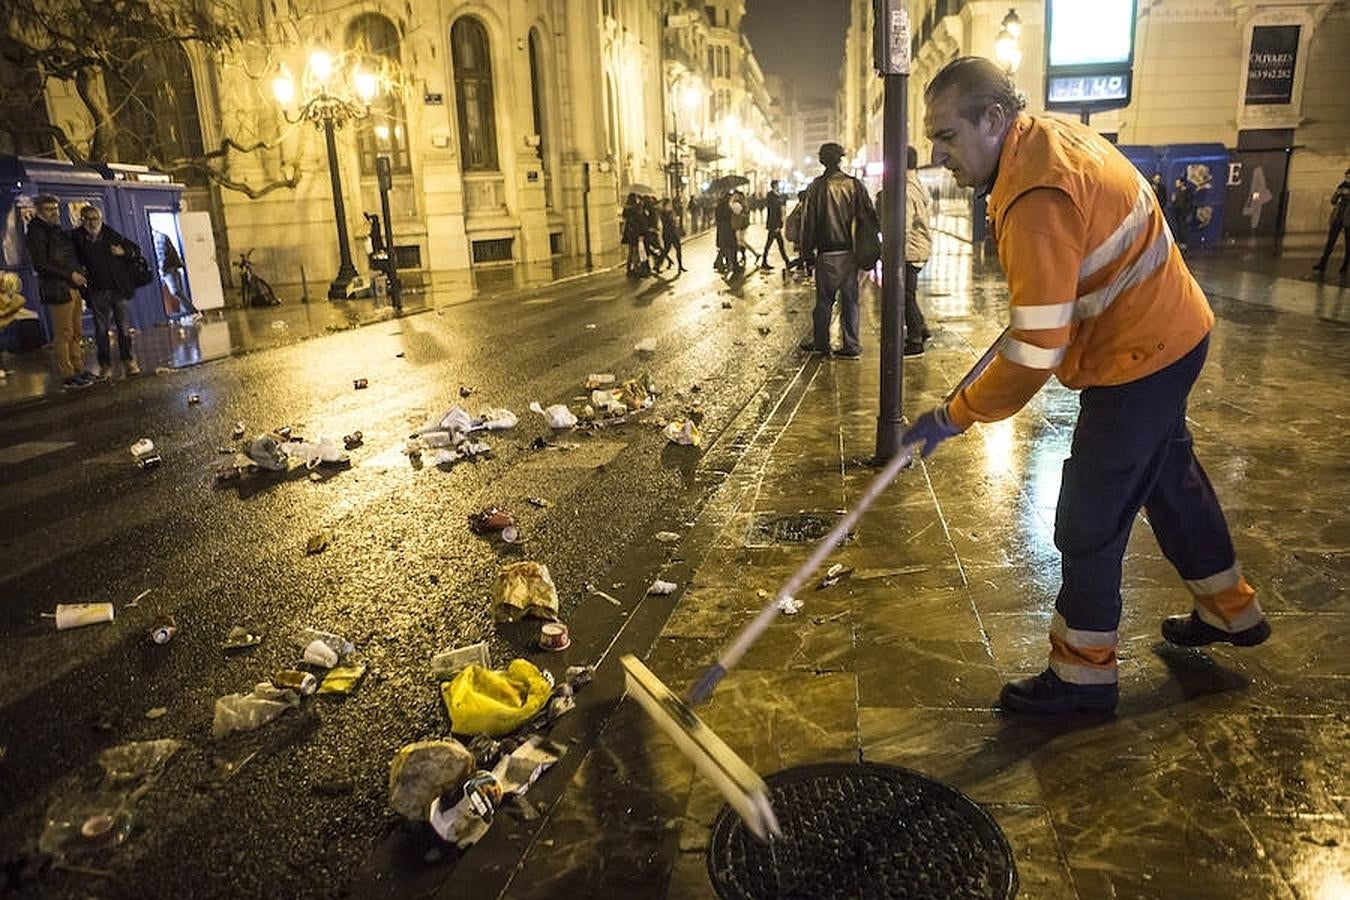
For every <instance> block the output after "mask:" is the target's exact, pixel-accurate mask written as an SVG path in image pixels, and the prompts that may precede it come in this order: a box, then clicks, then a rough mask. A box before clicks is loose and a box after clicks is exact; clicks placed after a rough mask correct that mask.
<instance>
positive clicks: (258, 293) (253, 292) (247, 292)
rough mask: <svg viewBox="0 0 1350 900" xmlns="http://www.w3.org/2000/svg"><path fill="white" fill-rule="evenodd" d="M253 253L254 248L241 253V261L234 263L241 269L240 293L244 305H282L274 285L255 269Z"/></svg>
mask: <svg viewBox="0 0 1350 900" xmlns="http://www.w3.org/2000/svg"><path fill="white" fill-rule="evenodd" d="M252 255H253V250H252V249H250V250H249V251H248V252H247V253H241V254H239V261H238V262H236V263H235V264H234V266H235V268H237V269H238V270H239V293H240V297H241V298H242V299H243V302H244V306H245V307H249V306H280V305H281V301H280V300H278V299H277V295H276V291H274V290H272V285H270V284H269V283H268V282H267V279H266V278H263V277H262V276H261V275H259V274H258V273H257V272H254V271H253V260H251V259H250V258H249V257H251V256H252Z"/></svg>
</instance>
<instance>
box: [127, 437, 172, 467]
mask: <svg viewBox="0 0 1350 900" xmlns="http://www.w3.org/2000/svg"><path fill="white" fill-rule="evenodd" d="M131 458H132V459H134V460H135V461H136V465H137V466H139V467H140V468H142V469H153V468H154V467H155V466H157V465H159V464H160V463H161V462H163V461H164V460H163V459H161V458H160V455H159V451H158V450H156V449H155V442H154V441H152V440H150V439H149V438H141V439H140V440H139V441H137V442H136V443H134V444H132V445H131Z"/></svg>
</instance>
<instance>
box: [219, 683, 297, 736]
mask: <svg viewBox="0 0 1350 900" xmlns="http://www.w3.org/2000/svg"><path fill="white" fill-rule="evenodd" d="M299 705H300V696H299V695H298V694H296V692H295V691H291V690H282V689H279V688H276V687H273V686H272V685H271V684H268V683H267V682H262V683H261V684H258V685H255V686H254V688H253V692H252V693H250V694H226V695H225V696H224V697H221V698H220V699H218V700H216V710H215V716H214V718H213V720H212V722H211V736H212V737H214V738H222V737H224V736H225V735H227V734H229V733H230V732H232V731H253V730H254V729H256V728H260V727H262V726H263V725H266V724H267V723H268V722H270V721H272V720H273V719H275V718H277V717H278V716H280V715H281V714H282V713H284V712H285V711H286V710H288V709H294V708H295V707H297V706H299Z"/></svg>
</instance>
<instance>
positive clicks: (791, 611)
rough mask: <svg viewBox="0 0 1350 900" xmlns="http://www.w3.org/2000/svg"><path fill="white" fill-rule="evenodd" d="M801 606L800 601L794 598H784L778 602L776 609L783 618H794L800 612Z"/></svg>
mask: <svg viewBox="0 0 1350 900" xmlns="http://www.w3.org/2000/svg"><path fill="white" fill-rule="evenodd" d="M802 605H803V604H802V601H800V600H798V599H797V598H796V597H784V598H783V599H782V600H779V601H778V609H779V610H780V611H781V612H782V613H783V615H785V616H795V615H796V614H797V613H799V612H801V611H802Z"/></svg>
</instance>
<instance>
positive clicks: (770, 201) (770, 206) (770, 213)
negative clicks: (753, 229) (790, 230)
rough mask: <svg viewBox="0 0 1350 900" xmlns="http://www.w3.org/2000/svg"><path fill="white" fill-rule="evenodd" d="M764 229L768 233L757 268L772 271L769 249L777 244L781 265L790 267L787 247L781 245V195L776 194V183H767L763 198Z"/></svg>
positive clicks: (790, 261) (790, 262)
mask: <svg viewBox="0 0 1350 900" xmlns="http://www.w3.org/2000/svg"><path fill="white" fill-rule="evenodd" d="M764 228H765V230H766V231H768V232H769V236H768V238H766V239H765V241H764V253H763V255H762V257H761V259H760V263H759V267H760V268H761V269H766V270H769V271H773V266H771V265H769V248H770V247H772V246H773V245H774V242H775V241H776V242H777V243H778V255H779V256H781V257H783V265H785V266H790V265H792V260H791V259H789V258H788V254H787V247H786V246H785V245H784V244H783V195H782V194H780V193H778V182H777V181H770V182H769V193H768V195H767V196H766V197H765V198H764Z"/></svg>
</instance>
